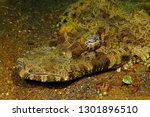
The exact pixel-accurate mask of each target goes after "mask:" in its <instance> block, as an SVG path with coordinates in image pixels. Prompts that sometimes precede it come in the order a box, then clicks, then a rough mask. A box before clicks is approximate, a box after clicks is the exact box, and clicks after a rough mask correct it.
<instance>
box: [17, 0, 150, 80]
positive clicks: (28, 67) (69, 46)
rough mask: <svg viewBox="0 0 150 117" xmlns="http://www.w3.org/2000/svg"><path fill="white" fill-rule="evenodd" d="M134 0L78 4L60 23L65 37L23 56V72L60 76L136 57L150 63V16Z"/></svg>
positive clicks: (49, 77)
mask: <svg viewBox="0 0 150 117" xmlns="http://www.w3.org/2000/svg"><path fill="white" fill-rule="evenodd" d="M132 5H133V4H130V5H129V4H128V3H125V2H123V1H122V2H121V1H116V0H79V1H77V2H76V3H74V4H72V5H71V6H70V7H69V8H68V9H67V10H66V11H65V12H64V14H63V15H62V16H61V17H60V19H61V20H60V23H59V24H58V26H59V29H58V35H59V36H58V38H60V39H58V40H62V41H63V43H61V44H58V45H57V46H52V47H40V48H35V49H33V50H32V51H29V52H27V53H26V54H25V55H24V56H23V57H22V58H19V59H18V60H17V68H18V72H19V75H20V77H21V78H23V79H30V80H36V81H41V82H57V81H59V82H60V81H69V80H73V79H76V78H80V77H83V76H85V75H89V74H92V73H96V72H100V71H107V70H108V69H116V68H120V67H121V68H124V69H127V68H128V67H130V66H131V65H132V64H136V63H141V64H144V65H147V66H148V67H149V66H150V16H149V15H148V13H147V12H146V11H145V10H142V9H139V8H137V7H135V8H134V5H133V7H132ZM129 6H130V7H129ZM137 6H138V5H137Z"/></svg>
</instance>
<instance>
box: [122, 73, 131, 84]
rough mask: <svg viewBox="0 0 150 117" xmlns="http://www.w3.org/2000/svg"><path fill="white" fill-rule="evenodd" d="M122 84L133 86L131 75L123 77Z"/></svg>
mask: <svg viewBox="0 0 150 117" xmlns="http://www.w3.org/2000/svg"><path fill="white" fill-rule="evenodd" d="M122 82H123V83H125V84H128V85H130V84H132V77H131V76H129V75H125V76H123V79H122Z"/></svg>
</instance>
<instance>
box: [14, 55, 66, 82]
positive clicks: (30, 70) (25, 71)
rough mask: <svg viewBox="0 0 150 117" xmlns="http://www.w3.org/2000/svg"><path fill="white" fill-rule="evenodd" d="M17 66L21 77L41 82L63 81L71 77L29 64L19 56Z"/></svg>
mask: <svg viewBox="0 0 150 117" xmlns="http://www.w3.org/2000/svg"><path fill="white" fill-rule="evenodd" d="M30 66H31V67H30ZM16 68H17V71H18V74H19V76H20V78H21V79H28V80H35V81H40V82H60V81H61V82H63V81H67V80H68V79H69V78H68V76H63V75H62V74H61V75H60V74H58V73H53V72H50V71H49V72H47V71H45V69H42V68H41V67H37V66H35V67H33V66H32V65H28V64H27V63H25V59H24V58H19V59H18V60H17V65H16ZM54 71H56V70H54Z"/></svg>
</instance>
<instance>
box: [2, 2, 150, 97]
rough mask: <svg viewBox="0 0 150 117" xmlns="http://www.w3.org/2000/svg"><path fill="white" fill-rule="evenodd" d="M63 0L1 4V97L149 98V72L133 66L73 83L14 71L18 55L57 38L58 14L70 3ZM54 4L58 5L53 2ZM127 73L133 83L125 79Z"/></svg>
mask: <svg viewBox="0 0 150 117" xmlns="http://www.w3.org/2000/svg"><path fill="white" fill-rule="evenodd" d="M59 1H60V0H56V2H54V3H53V2H51V4H49V7H46V8H39V7H38V6H36V7H37V8H39V9H38V10H37V9H36V7H35V8H33V7H32V6H31V7H32V9H30V8H28V7H20V4H17V5H16V6H15V7H14V6H13V7H12V6H1V7H0V99H36V100H39V99H46V100H57V99H150V71H149V70H148V68H146V67H145V66H143V65H139V64H138V65H134V66H133V67H132V68H130V69H128V70H127V71H121V72H116V71H109V72H105V73H99V74H95V75H94V74H93V75H91V76H86V77H83V78H81V79H77V80H74V81H71V82H63V83H41V82H35V81H26V80H22V79H20V77H19V76H18V74H17V73H16V71H15V70H14V67H15V63H16V60H17V58H19V57H21V55H22V54H24V53H25V52H26V51H29V50H32V49H33V48H36V47H40V46H45V45H48V44H49V41H50V40H51V39H53V38H54V37H53V36H52V35H51V34H52V33H55V31H56V24H57V22H58V16H59V15H60V14H61V13H62V12H63V11H64V9H65V8H66V7H67V6H68V4H70V3H69V2H62V3H61V4H59V5H58V3H59ZM54 4H55V5H54ZM124 75H130V76H131V77H132V80H133V82H132V84H131V85H126V84H124V83H123V82H122V78H123V76H124Z"/></svg>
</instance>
